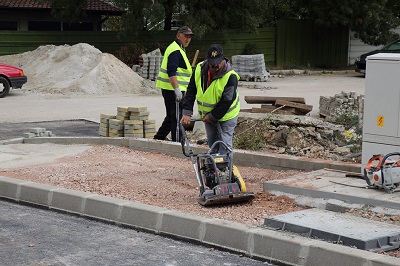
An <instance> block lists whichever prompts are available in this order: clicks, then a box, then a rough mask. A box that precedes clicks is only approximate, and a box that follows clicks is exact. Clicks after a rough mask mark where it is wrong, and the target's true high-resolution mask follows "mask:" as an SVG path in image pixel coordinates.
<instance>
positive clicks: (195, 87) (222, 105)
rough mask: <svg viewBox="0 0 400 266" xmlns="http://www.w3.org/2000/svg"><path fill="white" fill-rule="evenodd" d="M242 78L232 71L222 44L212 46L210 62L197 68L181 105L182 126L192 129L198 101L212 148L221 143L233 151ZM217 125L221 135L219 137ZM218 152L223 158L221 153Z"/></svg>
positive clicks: (208, 58) (209, 52)
mask: <svg viewBox="0 0 400 266" xmlns="http://www.w3.org/2000/svg"><path fill="white" fill-rule="evenodd" d="M238 80H239V75H238V74H237V73H236V72H235V71H234V70H233V69H232V66H231V64H230V63H229V60H228V59H227V58H225V57H224V52H223V49H222V47H221V45H219V44H212V45H211V46H210V48H209V49H208V52H207V59H206V60H205V61H204V62H200V63H199V64H197V66H196V69H195V72H194V75H192V77H191V79H190V83H189V86H188V87H187V92H186V95H185V97H184V98H183V101H182V109H183V110H182V119H181V122H182V124H183V125H189V124H190V120H191V117H192V115H193V105H194V101H195V100H197V105H198V110H199V114H200V118H201V119H202V120H203V121H204V123H205V128H206V132H207V142H208V145H209V147H211V146H212V144H213V143H214V142H215V141H217V140H222V141H223V142H224V143H225V144H226V145H228V146H229V147H231V148H232V138H233V132H234V130H235V127H236V123H237V119H238V114H239V111H240V102H239V93H238V89H237V86H238ZM217 122H219V124H220V125H221V129H222V132H220V133H221V135H220V136H219V134H218V128H217ZM218 146H220V148H221V149H219V151H213V152H218V153H220V154H224V153H225V151H224V149H222V147H221V145H218Z"/></svg>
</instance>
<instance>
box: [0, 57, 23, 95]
mask: <svg viewBox="0 0 400 266" xmlns="http://www.w3.org/2000/svg"><path fill="white" fill-rule="evenodd" d="M27 81H28V78H27V77H26V76H25V74H24V71H23V70H22V69H21V68H19V67H15V66H10V65H6V64H1V63H0V98H4V97H5V96H6V95H7V94H8V93H9V92H10V89H11V88H12V89H21V88H22V85H24V84H25V83H26V82H27Z"/></svg>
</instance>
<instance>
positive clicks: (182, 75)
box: [156, 41, 192, 91]
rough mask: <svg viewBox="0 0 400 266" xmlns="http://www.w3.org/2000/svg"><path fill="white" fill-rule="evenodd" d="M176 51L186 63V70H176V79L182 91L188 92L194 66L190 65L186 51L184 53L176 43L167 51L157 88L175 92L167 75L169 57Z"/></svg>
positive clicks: (179, 68) (159, 73)
mask: <svg viewBox="0 0 400 266" xmlns="http://www.w3.org/2000/svg"><path fill="white" fill-rule="evenodd" d="M174 51H179V52H180V53H181V55H182V57H183V59H184V60H185V63H186V69H184V68H181V67H178V69H177V70H176V78H177V80H178V85H179V89H180V90H181V91H186V89H187V86H188V84H189V81H190V76H191V75H192V66H191V65H190V62H189V59H188V58H187V56H186V53H185V51H183V49H182V48H181V47H180V46H179V45H178V44H177V43H176V42H175V41H174V42H173V43H171V44H170V45H169V46H168V47H167V49H166V50H165V53H164V58H163V61H162V63H161V67H160V71H159V72H158V77H157V81H156V88H159V89H164V90H174V88H173V87H172V85H171V83H170V82H169V77H168V73H167V65H168V56H169V55H170V54H171V53H172V52H174Z"/></svg>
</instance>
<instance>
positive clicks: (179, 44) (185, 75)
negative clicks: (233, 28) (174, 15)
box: [154, 26, 194, 141]
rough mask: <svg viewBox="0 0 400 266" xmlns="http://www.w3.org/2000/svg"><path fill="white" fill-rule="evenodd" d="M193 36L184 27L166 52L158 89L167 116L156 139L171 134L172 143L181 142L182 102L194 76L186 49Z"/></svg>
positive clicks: (157, 82) (158, 80)
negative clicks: (179, 130)
mask: <svg viewBox="0 0 400 266" xmlns="http://www.w3.org/2000/svg"><path fill="white" fill-rule="evenodd" d="M193 36H194V33H193V32H192V30H191V29H190V28H189V27H187V26H182V27H180V28H179V29H178V32H177V34H176V39H175V41H173V42H172V43H171V44H170V45H169V46H168V47H167V49H166V50H165V53H164V58H163V61H162V63H161V67H160V71H159V73H158V77H157V81H156V88H159V89H161V93H162V96H163V98H164V105H165V111H166V116H165V118H164V121H163V122H162V124H161V127H160V128H159V129H158V131H157V133H156V135H155V136H154V139H160V140H165V139H166V138H167V136H168V134H169V133H171V138H172V141H180V140H179V139H177V128H178V129H179V127H178V126H177V125H178V124H177V123H178V122H179V120H180V117H181V111H180V110H181V107H180V102H181V100H182V97H183V95H184V94H185V91H186V88H187V86H188V84H189V81H190V77H191V75H192V67H191V65H190V62H189V59H188V58H187V56H186V51H185V48H186V47H188V45H189V43H190V41H191V40H192V37H193ZM178 135H179V134H178ZM178 138H179V136H178Z"/></svg>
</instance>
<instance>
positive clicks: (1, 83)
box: [0, 77, 10, 98]
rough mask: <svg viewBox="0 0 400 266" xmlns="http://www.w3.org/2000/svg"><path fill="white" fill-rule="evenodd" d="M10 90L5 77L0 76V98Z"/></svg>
mask: <svg viewBox="0 0 400 266" xmlns="http://www.w3.org/2000/svg"><path fill="white" fill-rule="evenodd" d="M9 92H10V83H8V80H7V79H6V78H5V77H0V98H4V97H5V96H6V95H7V94H8V93H9Z"/></svg>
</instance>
